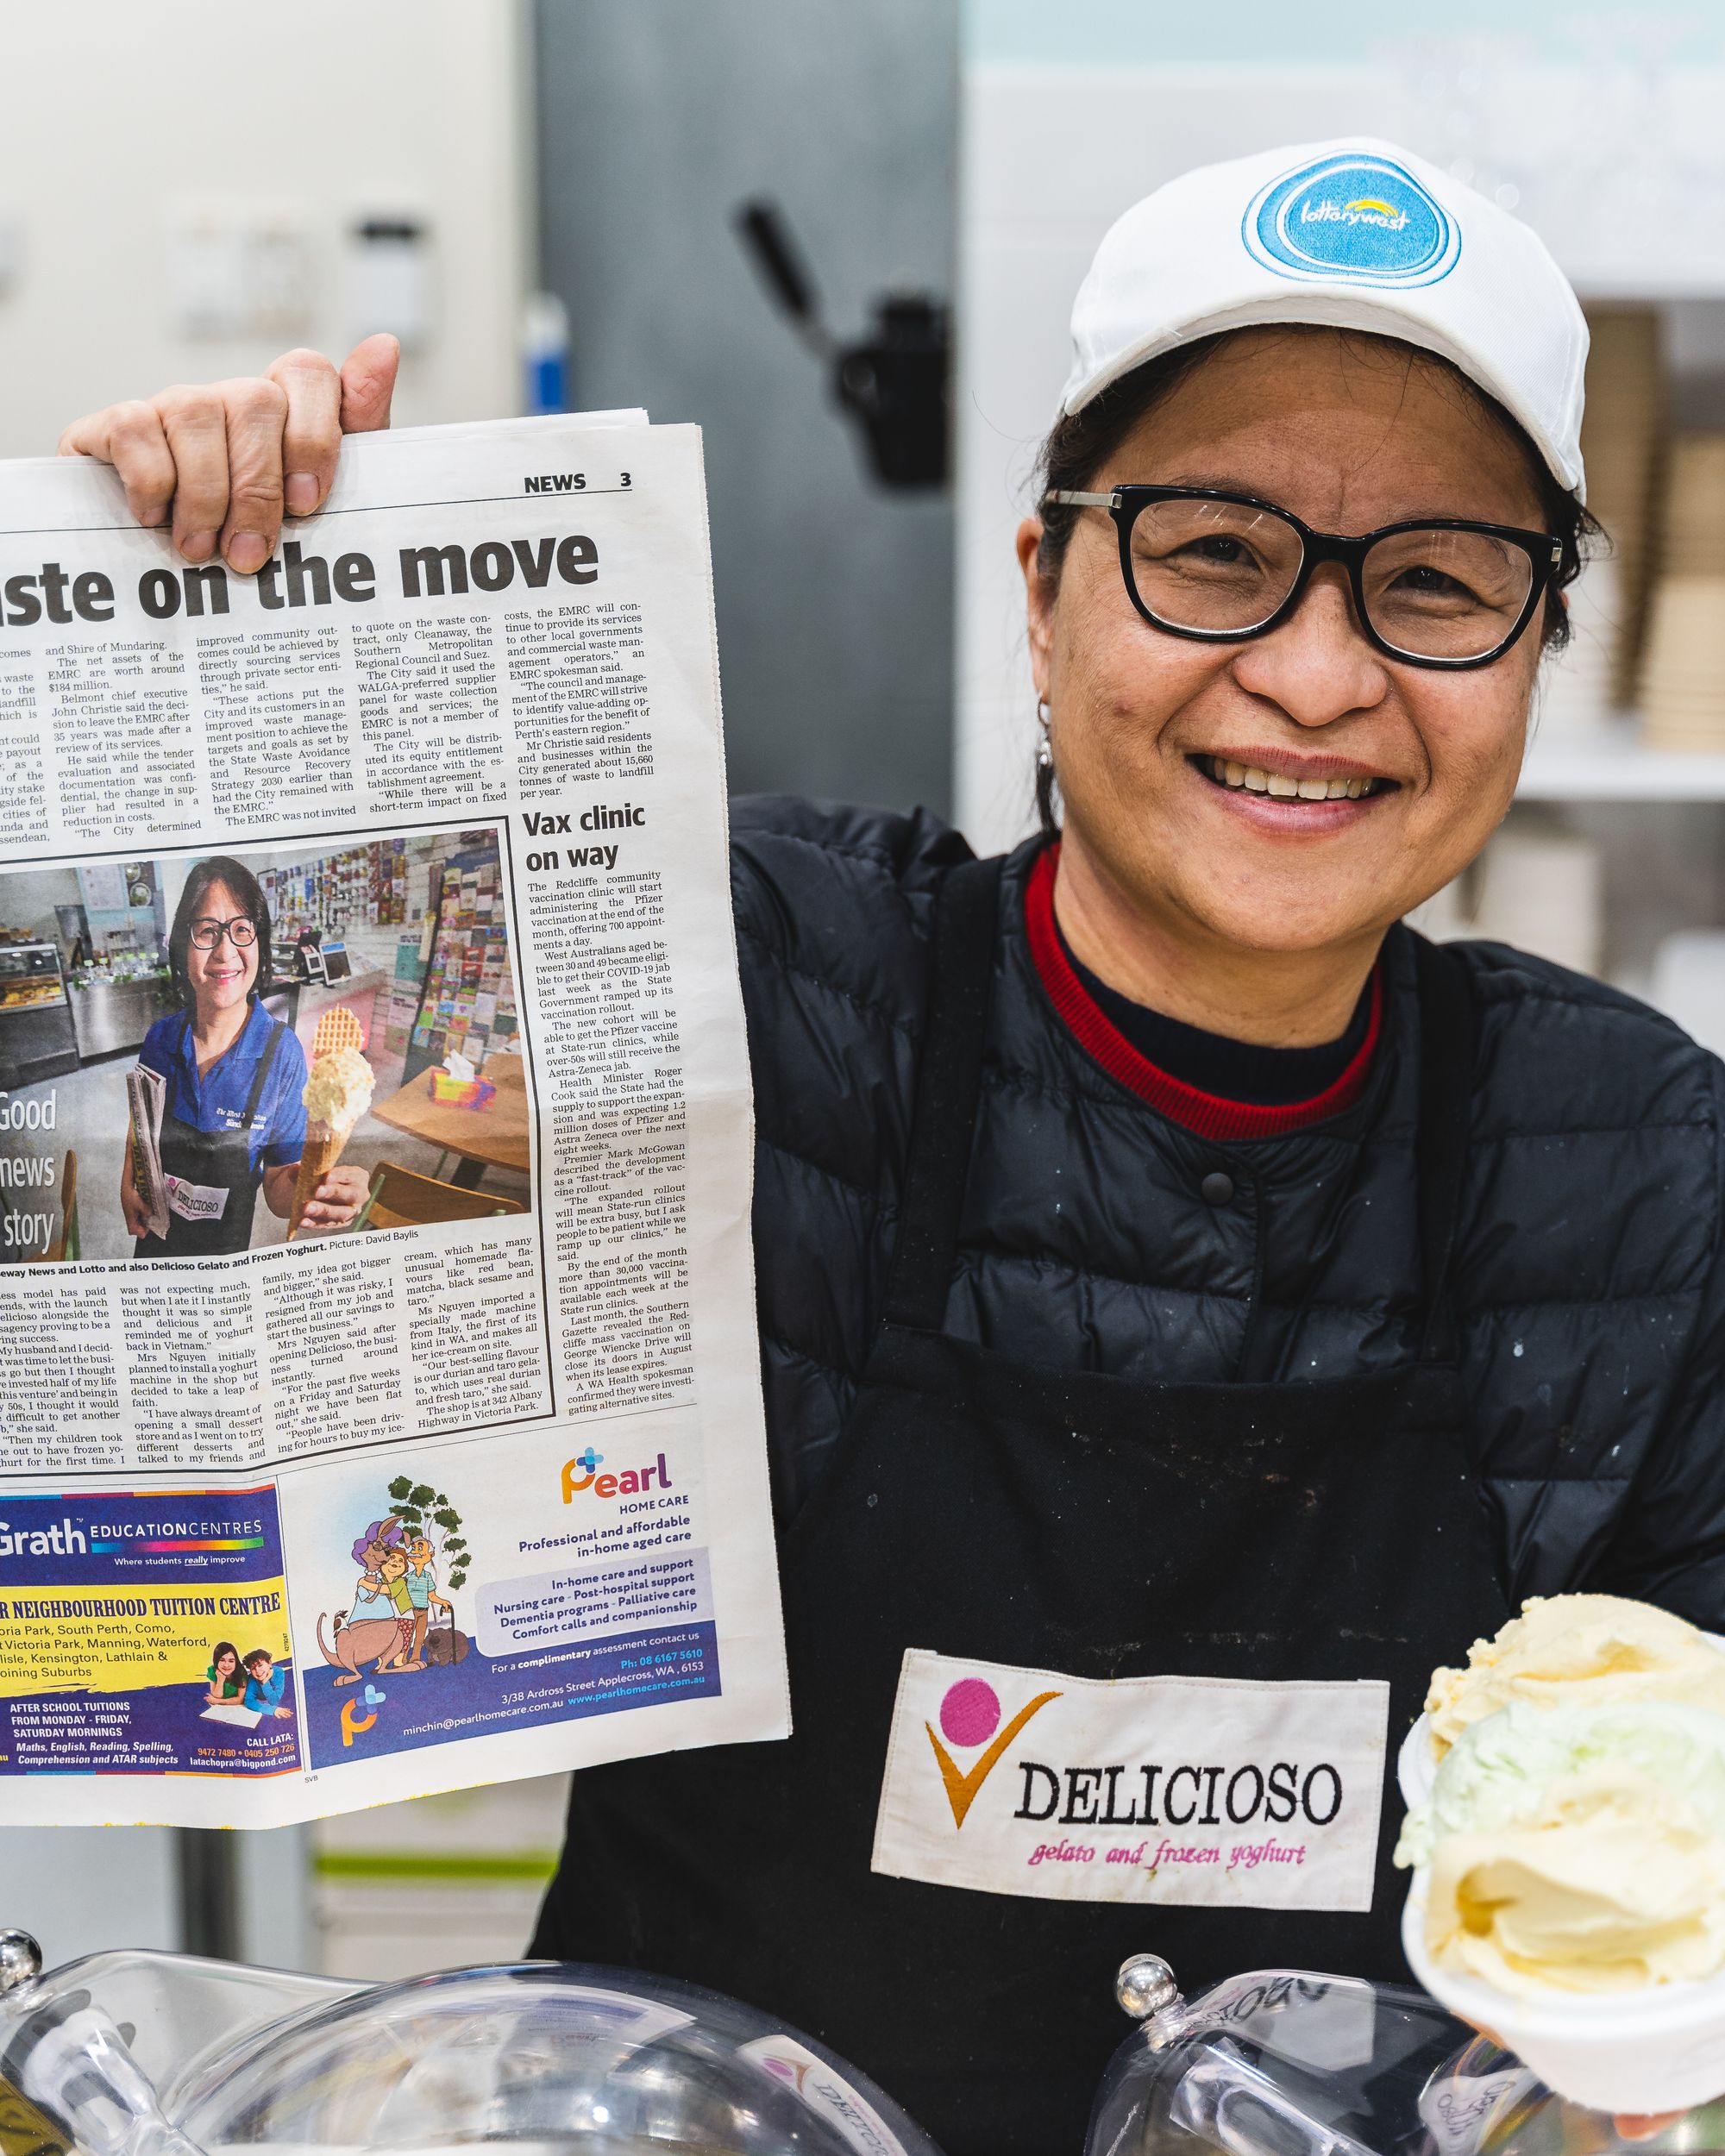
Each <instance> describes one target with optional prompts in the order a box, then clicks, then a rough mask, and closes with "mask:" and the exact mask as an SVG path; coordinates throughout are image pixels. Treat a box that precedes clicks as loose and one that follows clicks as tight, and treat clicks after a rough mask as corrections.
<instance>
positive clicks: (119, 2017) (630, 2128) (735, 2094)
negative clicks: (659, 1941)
mask: <svg viewBox="0 0 1725 2156" xmlns="http://www.w3.org/2000/svg"><path fill="white" fill-rule="evenodd" d="M0 2078H4V2080H6V2081H7V2082H9V2083H10V2084H11V2086H12V2087H13V2089H15V2090H17V2091H18V2092H19V2094H20V2095H21V2096H22V2097H23V2098H24V2099H25V2100H26V2101H27V2102H28V2104H29V2105H31V2106H32V2107H33V2109H34V2111H35V2112H36V2113H37V2114H39V2115H40V2116H41V2120H42V2121H43V2122H44V2123H45V2125H46V2127H47V2128H48V2129H49V2132H48V2134H45V2135H44V2136H43V2140H44V2141H45V2142H46V2141H47V2140H50V2139H51V2140H54V2141H58V2142H59V2143H60V2145H61V2146H62V2147H76V2148H78V2149H79V2150H82V2151H84V2152H85V2156H198V2152H206V2153H212V2152H214V2151H216V2150H219V2149H226V2148H233V2147H256V2148H267V2147H275V2148H283V2149H285V2148H292V2149H296V2150H311V2149H342V2150H348V2151H360V2150H373V2149H376V2150H400V2151H404V2152H405V2151H425V2152H430V2151H434V2150H443V2149H455V2148H462V2147H470V2146H472V2145H474V2144H475V2143H480V2142H492V2141H507V2142H511V2143H513V2144H515V2145H516V2146H517V2148H519V2149H523V2150H524V2151H530V2152H533V2156H538V2152H542V2151H543V2152H544V2153H545V2156H552V2152H568V2153H569V2156H622V2152H624V2151H626V2150H627V2151H642V2152H664V2156H674V2153H675V2156H681V2152H689V2156H721V2153H722V2156H938V2151H937V2150H936V2149H935V2147H934V2145H933V2143H932V2142H931V2141H930V2140H928V2139H927V2137H926V2136H925V2135H924V2134H922V2133H920V2132H919V2129H918V2128H916V2127H915V2126H913V2124H912V2122H910V2120H909V2119H907V2118H906V2116H905V2115H904V2114H903V2113H902V2112H901V2111H900V2109H898V2107H897V2106H896V2105H895V2104H894V2103H893V2101H892V2099H891V2098H890V2097H889V2096H886V2095H885V2094H883V2093H882V2091H881V2090H879V2089H876V2088H875V2087H874V2085H873V2084H871V2083H869V2081H868V2080H866V2079H865V2078H863V2077H862V2075H861V2074H859V2073H857V2072H856V2071H854V2070H853V2069H852V2068H850V2066H847V2065H845V2064H844V2061H843V2060H842V2059H837V2058H836V2057H835V2056H834V2055H833V2054H832V2053H831V2052H829V2051H827V2050H826V2049H825V2047H824V2046H821V2045H820V2044H819V2043H817V2042H815V2041H814V2040H813V2039H812V2038H809V2037H806V2036H802V2035H800V2034H797V2033H796V2032H795V2031H794V2030H792V2029H787V2028H785V2027H784V2026H783V2025H782V2024H781V2023H779V2022H776V2021H772V2020H770V2019H768V2017H766V2016H764V2015H760V2014H757V2013H756V2012H754V2011H753V2010H752V2009H750V2008H748V2007H745V2006H740V2005H738V2004H737V2003H736V2002H733V2001H731V2000H729V1999H724V1998H721V1997H720V1996H718V1994H717V1993H715V1992H711V1991H705V1990H699V1989H698V1988H696V1987H695V1986H693V1985H691V1984H675V1983H669V1982H666V1981H664V1980H662V1979H661V1978H658V1977H645V1976H638V1975H636V1974H635V1973H633V1972H632V1971H630V1972H624V1971H617V1970H607V1969H595V1968H586V1967H581V1966H578V1965H564V1964H560V1963H552V1962H531V1963H526V1964H524V1965H518V1966H513V1967H506V1968H483V1969H458V1970H453V1971H449V1972H448V1973H446V1974H443V1975H439V1976H427V1977H413V1978H410V1979H409V1980H408V1981H406V1982H405V1983H398V1984H380V1985H374V1986H373V1985H367V1986H358V1987H356V1986H354V1985H353V1984H346V1983H339V1982H336V1981H334V1980H331V1979H329V1978H325V1977H304V1976H292V1975H287V1974H285V1973H282V1972H279V1971H270V1970H258V1969H248V1968H242V1967H238V1966H235V1965H232V1964H229V1963H226V1962H216V1961H200V1960H195V1959H191V1958H189V1957H186V1956H183V1955H178V1954H160V1953H147V1952H113V1953H99V1954H91V1955H89V1956H87V1957H86V1958H85V1959H82V1960H79V1961H74V1962H71V1963H68V1964H67V1965H66V1966H65V1967H64V1968H61V1969H58V1970H54V1971H50V1972H47V1973H44V1972H43V1971H42V1967H41V1952H40V1951H39V1950H38V1948H37V1946H36V1944H35V1942H34V1940H32V1939H30V1938H29V1936H28V1934H25V1933H22V1932H8V1933H3V1934H0Z"/></svg>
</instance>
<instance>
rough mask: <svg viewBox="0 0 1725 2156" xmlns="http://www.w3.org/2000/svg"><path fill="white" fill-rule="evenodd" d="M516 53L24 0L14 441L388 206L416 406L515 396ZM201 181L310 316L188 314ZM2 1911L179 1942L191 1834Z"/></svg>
mask: <svg viewBox="0 0 1725 2156" xmlns="http://www.w3.org/2000/svg"><path fill="white" fill-rule="evenodd" d="M525 51H526V35H525V28H524V21H523V9H522V6H521V5H520V4H519V0H364V4H363V5H359V6H355V5H351V4H347V3H346V0H296V4H295V5H293V6H292V7H291V8H284V7H273V8H266V7H255V6H241V5H236V4H234V0H45V4H42V5H40V6H34V7H27V6H22V5H20V6H16V7H12V8H9V9H6V11H5V21H4V26H3V45H0V67H3V71H4V72H3V84H4V121H3V125H0V455H3V456H20V455H36V454H51V453H52V451H53V448H54V444H55V442H56V440H57V438H58V436H59V434H60V429H61V428H62V427H63V426H64V425H65V424H66V422H67V421H68V420H69V419H72V418H75V417H77V416H78V414H79V413H81V412H84V411H88V410H90V409H91V408H92V407H94V406H96V405H98V404H106V403H109V402H110V401H111V400H113V399H114V398H119V397H124V396H135V395H140V394H147V393H149V392H152V391H154V390H155V389H157V388H160V386H162V385H164V384H166V383H168V382H172V381H176V380H186V379H191V380H201V379H214V378H216V377H218V376H221V375H223V374H231V373H241V372H244V371H249V370H253V369H255V368H257V367H260V366H261V365H263V364H264V363H266V362H267V360H269V359H270V358H272V357H273V355H274V354H275V353H276V352H278V351H279V350H280V349H282V348H283V347H284V346H285V345H287V344H290V343H294V342H305V343H309V344H313V345H318V346H322V347H323V348H326V349H329V350H332V351H333V350H344V349H345V348H346V344H345V342H344V339H346V338H347V336H348V331H349V329H350V327H351V326H352V325H351V324H350V323H349V320H348V307H347V305H346V303H345V297H344V291H343V277H342V255H343V242H344V235H345V234H346V233H347V231H348V228H349V227H350V226H351V225H352V224H353V222H354V221H355V219H356V218H359V217H361V216H374V215H379V214H383V215H389V214H395V215H401V214H404V213H405V214H412V215H414V216H418V217H420V218H422V219H423V221H425V222H427V223H428V224H429V226H430V229H431V235H432V248H431V251H432V268H433V291H434V304H433V311H432V317H431V329H430V336H429V337H428V339H427V342H426V344H425V347H424V348H423V351H422V352H419V353H417V354H410V356H409V358H408V360H407V362H406V365H405V368H404V372H403V378H402V388H401V392H400V395H399V397H398V399H397V404H396V412H397V416H398V418H399V419H400V420H401V421H402V422H403V423H415V422H429V421H435V420H445V419H464V418H488V417H497V416H501V415H505V414H508V413H511V412H515V411H519V409H520V404H519V402H518V370H517V361H516V334H517V325H518V321H519V316H520V301H521V294H522V291H523V290H524V285H525V283H526V281H527V277H528V267H527V265H528V260H529V253H530V248H529V239H530V223H529V217H528V210H529V201H528V196H529V189H528V186H527V184H526V176H527V164H526V158H527V151H528V147H529V144H528V141H527V135H528V129H527V128H526V125H525V121H524V114H525V113H526V111H527V110H528V104H527V98H526V95H525V91H526V85H525V82H524V70H525V66H526V60H525ZM187 203H207V204H214V205H216V207H217V208H218V209H219V208H220V207H221V206H223V205H224V204H234V203H239V204H254V205H262V206H264V207H266V208H268V209H271V210H274V211H276V212H279V214H280V215H281V216H283V217H284V218H285V221H286V222H288V223H289V224H290V226H292V228H293V229H297V230H298V231H299V232H301V233H303V235H304V241H305V248H306V260H307V265H308V268H309V273H310V274H309V278H308V280H307V285H306V293H307V301H308V304H307V306H306V309H305V313H304V320H303V321H302V322H300V323H298V324H297V325H296V326H294V327H293V328H292V330H291V332H289V331H285V330H284V332H283V333H281V334H279V335H273V336H257V337H252V338H240V339H234V340H223V341H220V342H209V341H204V340H194V339H191V338H188V337H185V336H184V335H180V334H179V332H178V330H177V329H176V326H175V321H174V316H173V300H172V293H171V290H170V281H169V278H168V265H169V253H170V234H171V231H172V229H173V225H174V222H175V219H176V216H177V214H178V206H179V205H181V204H187ZM365 326H376V325H364V324H362V325H361V327H365ZM5 912H6V901H5V897H4V887H3V886H0V916H3V915H4V914H5ZM49 918H52V916H51V915H50V917H49ZM235 1840H236V1842H238V1843H240V1844H241V1845H242V1846H241V1848H240V1850H239V1852H238V1853H239V1856H240V1859H241V1871H242V1906H243V1911H244V1923H243V1930H244V1940H243V1946H244V1948H245V1951H247V1952H251V1953H253V1954H255V1955H257V1956H259V1957H260V1958H261V1959H269V1960H274V1961H280V1962H284V1963H289V1964H298V1963H301V1962H303V1961H304V1959H305V1958H306V1956H307V1955H308V1954H309V1953H310V1952H311V1948H310V1946H309V1945H308V1944H307V1943H306V1937H307V1934H306V1931H305V1926H306V1923H307V1921H308V1894H309V1889H308V1887H307V1886H306V1884H305V1869H304V1865H305V1860H304V1836H303V1835H302V1834H301V1833H299V1832H298V1830H297V1829H295V1830H292V1831H283V1832H281V1833H275V1834H265V1835H252V1836H245V1837H239V1836H236V1837H235ZM0 1924H23V1925H25V1926H26V1927H28V1928H30V1929H32V1930H34V1931H35V1932H36V1933H37V1934H38V1935H39V1936H40V1938H41V1941H42V1944H43V1946H44V1948H45V1949H46V1951H47V1954H48V1956H49V1959H51V1960H53V1961H61V1960H64V1959H66V1958H67V1957H68V1956H70V1955H72V1954H78V1953H86V1952H91V1951H92V1950H94V1949H95V1948H97V1947H98V1946H121V1945H128V1946H175V1945H177V1944H178V1940H179V1902H178V1888H177V1884H176V1878H175V1872H174V1867H173V1839H172V1837H171V1836H170V1835H169V1834H167V1833H166V1832H164V1831H161V1830H159V1829H152V1828H134V1829H125V1830H112V1829H106V1828H84V1829H72V1828H60V1829H50V1828H41V1829H28V1830H26V1829H20V1828H16V1827H15V1828H4V1829H0Z"/></svg>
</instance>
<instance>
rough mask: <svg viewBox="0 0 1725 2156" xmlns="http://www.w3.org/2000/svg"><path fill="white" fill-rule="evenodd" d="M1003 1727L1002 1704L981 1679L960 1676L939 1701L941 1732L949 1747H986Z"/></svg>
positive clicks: (991, 1688) (988, 1685)
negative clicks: (995, 1733) (990, 1739)
mask: <svg viewBox="0 0 1725 2156" xmlns="http://www.w3.org/2000/svg"><path fill="white" fill-rule="evenodd" d="M940 1727H941V1733H942V1734H943V1735H944V1737H945V1739H946V1741H947V1742H948V1743H949V1744H953V1745H983V1744H987V1742H988V1739H989V1738H990V1737H992V1736H993V1735H994V1732H995V1731H996V1730H997V1729H998V1728H999V1727H1000V1701H999V1699H998V1698H996V1696H995V1694H994V1686H993V1685H992V1684H985V1683H983V1682H982V1678H981V1677H960V1678H959V1680H958V1682H957V1684H955V1685H953V1686H952V1688H951V1689H950V1690H949V1691H948V1693H947V1695H946V1697H945V1698H944V1700H942V1702H940Z"/></svg>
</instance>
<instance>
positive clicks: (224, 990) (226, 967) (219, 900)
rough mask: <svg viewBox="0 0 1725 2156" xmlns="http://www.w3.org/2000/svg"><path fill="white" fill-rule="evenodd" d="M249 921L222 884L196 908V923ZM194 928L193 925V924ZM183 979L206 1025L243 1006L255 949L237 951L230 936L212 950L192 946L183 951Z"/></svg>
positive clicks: (252, 946) (213, 886) (251, 946)
mask: <svg viewBox="0 0 1725 2156" xmlns="http://www.w3.org/2000/svg"><path fill="white" fill-rule="evenodd" d="M197 918H198V921H232V920H235V919H241V920H243V919H246V918H248V916H247V913H246V910H245V908H244V907H243V906H242V905H241V904H240V901H239V900H238V899H236V898H235V896H234V893H232V892H231V891H230V890H229V888H228V887H227V885H226V884H225V883H212V884H211V885H210V888H209V889H208V890H207V891H206V892H205V893H204V899H203V902H202V904H201V905H200V906H198V916H197ZM194 925H195V924H194ZM185 972H186V978H187V979H188V980H189V981H191V987H192V993H194V994H195V995H196V997H197V998H198V1016H199V1018H202V1019H204V1021H205V1022H206V1023H207V1022H208V1021H209V1020H210V1019H211V1018H215V1017H216V1014H217V1013H218V1012H223V1011H229V1010H232V1009H233V1007H234V1006H235V1004H240V1003H243V1002H244V1001H245V1000H246V998H247V996H248V994H249V993H250V991H251V987H252V983H253V982H254V981H255V980H256V979H257V977H258V947H257V945H256V943H250V944H248V945H247V947H246V948H245V949H244V950H236V949H235V945H234V939H233V937H231V936H224V937H223V938H222V940H221V942H220V943H217V944H216V948H215V950H202V949H200V948H199V946H198V944H197V943H195V942H194V943H190V944H189V945H188V946H187V948H186V953H185Z"/></svg>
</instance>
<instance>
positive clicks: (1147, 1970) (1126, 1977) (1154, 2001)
mask: <svg viewBox="0 0 1725 2156" xmlns="http://www.w3.org/2000/svg"><path fill="white" fill-rule="evenodd" d="M1114 1996H1115V1997H1116V1998H1117V1999H1118V2000H1119V2001H1120V2010H1121V2012H1122V2013H1125V2014H1130V2015H1131V2016H1132V2019H1133V2021H1150V2020H1151V2018H1152V2017H1153V2016H1154V2015H1157V2014H1165V2013H1166V2012H1167V2010H1168V2009H1169V2008H1170V2006H1178V2005H1179V2004H1180V2003H1181V1999H1180V1986H1179V1985H1178V1984H1176V1982H1175V1981H1174V1971H1172V1970H1171V1969H1170V1967H1169V1965H1168V1964H1167V1963H1166V1962H1165V1961H1164V1959H1162V1956H1161V1955H1160V1954H1129V1955H1128V1956H1127V1957H1126V1959H1125V1960H1124V1961H1123V1962H1122V1963H1121V1964H1120V1973H1119V1975H1118V1976H1116V1977H1115V1978H1114Z"/></svg>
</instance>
